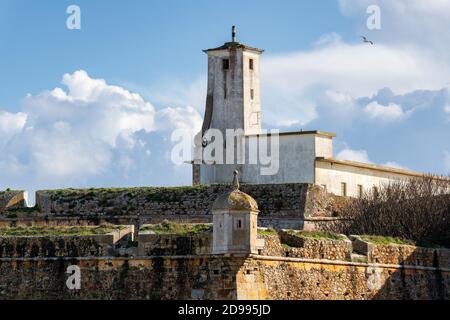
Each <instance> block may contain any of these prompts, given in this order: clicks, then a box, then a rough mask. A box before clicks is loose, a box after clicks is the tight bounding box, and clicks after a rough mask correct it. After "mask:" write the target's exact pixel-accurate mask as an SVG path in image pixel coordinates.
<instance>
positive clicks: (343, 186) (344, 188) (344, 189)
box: [341, 182, 347, 197]
mask: <svg viewBox="0 0 450 320" xmlns="http://www.w3.org/2000/svg"><path fill="white" fill-rule="evenodd" d="M341 195H342V196H343V197H346V196H347V184H346V183H345V182H342V183H341Z"/></svg>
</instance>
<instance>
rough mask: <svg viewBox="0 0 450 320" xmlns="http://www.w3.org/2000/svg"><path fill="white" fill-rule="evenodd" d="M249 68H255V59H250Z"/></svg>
mask: <svg viewBox="0 0 450 320" xmlns="http://www.w3.org/2000/svg"><path fill="white" fill-rule="evenodd" d="M249 68H250V70H253V59H250V61H249Z"/></svg>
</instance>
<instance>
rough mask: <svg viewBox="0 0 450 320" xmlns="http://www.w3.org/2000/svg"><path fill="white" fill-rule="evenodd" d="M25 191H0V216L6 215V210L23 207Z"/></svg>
mask: <svg viewBox="0 0 450 320" xmlns="http://www.w3.org/2000/svg"><path fill="white" fill-rule="evenodd" d="M25 198H26V196H25V191H0V216H2V215H7V214H8V210H11V209H17V208H23V207H25V204H26V200H25Z"/></svg>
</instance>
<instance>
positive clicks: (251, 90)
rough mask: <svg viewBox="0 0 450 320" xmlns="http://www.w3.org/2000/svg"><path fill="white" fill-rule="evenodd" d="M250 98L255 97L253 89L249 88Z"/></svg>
mask: <svg viewBox="0 0 450 320" xmlns="http://www.w3.org/2000/svg"><path fill="white" fill-rule="evenodd" d="M250 99H251V100H253V99H255V90H253V89H250Z"/></svg>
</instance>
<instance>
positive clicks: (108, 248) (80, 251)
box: [0, 227, 133, 258]
mask: <svg viewBox="0 0 450 320" xmlns="http://www.w3.org/2000/svg"><path fill="white" fill-rule="evenodd" d="M132 232H133V228H132V227H127V228H124V229H122V230H118V231H114V232H111V233H108V234H102V235H89V236H87V235H86V236H33V237H16V236H8V237H0V258H34V257H85V256H113V255H114V254H115V249H116V244H117V243H118V242H119V241H120V240H123V239H124V238H126V239H127V240H128V239H129V240H132Z"/></svg>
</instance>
